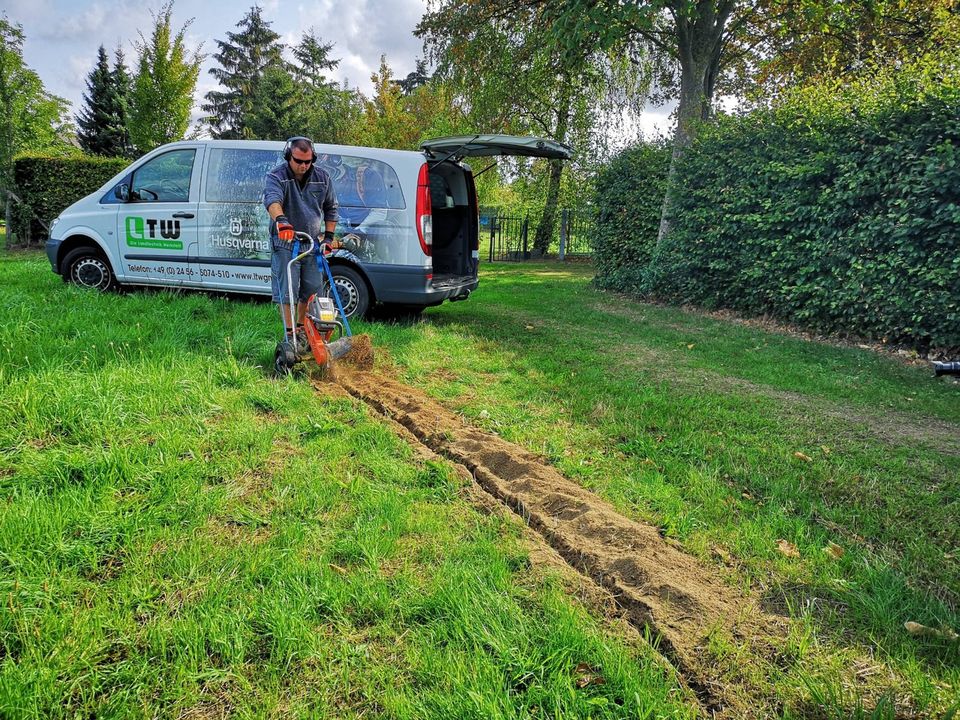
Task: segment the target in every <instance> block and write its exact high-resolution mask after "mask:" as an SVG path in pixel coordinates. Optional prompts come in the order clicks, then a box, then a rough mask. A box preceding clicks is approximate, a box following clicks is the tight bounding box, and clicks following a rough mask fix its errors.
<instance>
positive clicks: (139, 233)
mask: <svg viewBox="0 0 960 720" xmlns="http://www.w3.org/2000/svg"><path fill="white" fill-rule="evenodd" d="M146 239H147V237H146V236H145V235H144V234H143V218H141V217H128V218H127V242H128V243H129V242H130V241H131V240H146Z"/></svg>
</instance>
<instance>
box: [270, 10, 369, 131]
mask: <svg viewBox="0 0 960 720" xmlns="http://www.w3.org/2000/svg"><path fill="white" fill-rule="evenodd" d="M332 51H333V43H326V42H323V40H322V39H321V38H320V36H319V35H318V34H317V32H316V30H315V29H313V28H311V29H310V30H308V31H307V32H305V33H304V34H303V35H302V36H301V38H300V42H299V43H298V44H297V45H296V46H295V47H294V48H293V56H294V58H295V61H296V62H295V65H294V76H295V77H296V78H297V80H298V87H297V92H298V97H299V102H300V103H301V105H302V107H303V110H304V118H303V126H302V130H301V132H303V133H305V134H306V135H307V136H309V137H310V138H312V139H313V140H315V141H316V142H327V143H344V142H346V141H347V139H348V138H349V137H350V135H351V134H352V133H353V132H354V128H355V127H356V125H357V123H358V122H359V120H360V116H361V114H362V112H363V108H362V103H361V100H360V97H359V93H358V92H356V91H353V90H350V89H348V88H347V87H346V86H345V85H344V87H339V86H338V85H337V84H336V83H335V82H334V81H333V80H332V79H331V78H329V77H328V73H331V72H333V71H334V70H336V68H337V67H338V66H339V65H340V59H339V58H333V57H331V52H332ZM281 137H282V136H281Z"/></svg>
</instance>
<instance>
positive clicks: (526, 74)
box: [416, 0, 612, 252]
mask: <svg viewBox="0 0 960 720" xmlns="http://www.w3.org/2000/svg"><path fill="white" fill-rule="evenodd" d="M548 10H549V8H548V7H547V5H546V4H543V3H540V4H537V3H532V4H531V3H514V2H510V1H509V0H479V1H478V0H444V2H441V3H439V5H438V6H437V8H436V9H435V10H433V11H431V12H429V13H427V14H426V15H425V16H424V17H423V19H422V20H421V22H420V24H419V25H418V27H417V30H416V33H417V35H419V36H420V37H423V38H424V39H425V45H426V47H427V48H428V49H429V51H430V52H431V55H432V56H433V58H435V59H436V60H437V61H438V65H439V67H438V71H437V72H438V74H439V75H441V76H443V77H446V78H449V79H450V80H451V82H452V83H453V84H454V86H455V87H456V89H457V92H458V93H459V94H460V95H461V97H462V98H463V101H464V104H465V105H466V106H467V107H468V114H469V117H470V120H471V122H472V124H474V125H475V126H476V127H480V128H483V131H484V132H516V133H521V134H522V133H533V134H537V135H546V136H547V137H550V138H552V139H554V140H556V141H558V142H561V143H568V144H570V143H574V144H579V145H586V144H589V143H590V141H591V140H590V138H591V137H592V136H594V135H595V134H596V132H595V131H596V130H597V129H598V127H599V125H600V124H601V121H602V118H603V114H602V113H600V112H598V110H599V108H600V105H601V104H602V99H603V97H604V95H605V94H606V93H607V90H608V89H609V86H610V83H609V72H608V71H611V70H612V69H611V67H610V65H609V63H608V61H607V58H606V57H605V56H603V55H601V54H598V53H595V52H593V50H592V46H589V45H584V46H582V47H581V49H580V50H579V52H573V51H567V50H566V49H565V48H564V47H563V46H561V45H560V44H559V43H557V42H552V43H551V42H545V39H544V27H545V24H548V23H550V22H552V18H551V16H550V15H549V13H548ZM535 167H536V168H537V169H538V171H540V172H543V171H545V172H546V173H547V174H546V190H545V195H544V205H543V211H542V214H541V217H540V221H539V222H538V225H537V230H536V235H535V238H534V249H535V250H536V251H539V252H546V251H547V249H548V247H549V245H550V242H551V239H552V237H553V234H554V229H555V227H556V215H557V207H558V204H559V198H560V192H561V187H562V179H563V172H564V165H563V163H562V162H560V161H556V160H554V161H550V162H548V163H537V164H535Z"/></svg>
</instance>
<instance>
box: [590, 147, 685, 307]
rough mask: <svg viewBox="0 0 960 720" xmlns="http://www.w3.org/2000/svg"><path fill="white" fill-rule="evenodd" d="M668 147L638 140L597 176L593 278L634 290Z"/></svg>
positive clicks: (656, 220)
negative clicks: (636, 143)
mask: <svg viewBox="0 0 960 720" xmlns="http://www.w3.org/2000/svg"><path fill="white" fill-rule="evenodd" d="M669 166H670V150H669V148H667V147H666V146H665V145H651V144H643V145H639V146H637V147H634V148H630V149H628V150H625V151H624V152H622V153H621V154H620V155H618V156H617V157H616V158H615V159H614V161H613V162H612V163H610V165H609V166H607V167H606V168H604V169H603V170H602V171H601V172H600V175H599V177H598V178H597V193H596V207H597V228H596V232H595V233H594V236H593V238H594V260H595V264H596V268H597V276H596V280H595V283H596V284H597V285H598V286H599V287H602V288H605V289H608V290H618V291H621V292H637V291H639V290H640V286H641V281H642V276H643V271H644V269H645V268H646V265H647V263H648V262H649V261H650V253H651V252H652V250H653V247H654V245H655V244H656V241H657V231H658V229H659V227H660V209H661V207H662V205H663V195H664V192H665V190H666V179H667V170H668V169H669Z"/></svg>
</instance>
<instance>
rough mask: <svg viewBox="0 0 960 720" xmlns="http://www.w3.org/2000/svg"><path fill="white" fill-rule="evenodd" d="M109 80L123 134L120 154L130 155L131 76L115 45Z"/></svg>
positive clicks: (121, 51) (120, 52)
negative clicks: (111, 84)
mask: <svg viewBox="0 0 960 720" xmlns="http://www.w3.org/2000/svg"><path fill="white" fill-rule="evenodd" d="M110 80H111V82H112V83H113V88H114V92H115V93H116V98H117V107H116V110H115V112H116V114H117V116H118V117H119V118H120V120H121V122H120V126H121V128H122V132H123V136H122V138H121V139H120V140H121V142H120V148H121V152H120V153H118V155H119V154H122V155H130V154H131V151H132V148H131V147H130V132H129V130H128V129H127V125H128V122H129V119H130V96H131V94H132V93H133V78H132V77H130V71H129V70H128V69H127V63H126V58H125V57H124V55H123V49H122V48H121V47H119V46H118V47H117V49H116V50H115V51H114V54H113V70H111V71H110Z"/></svg>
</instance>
